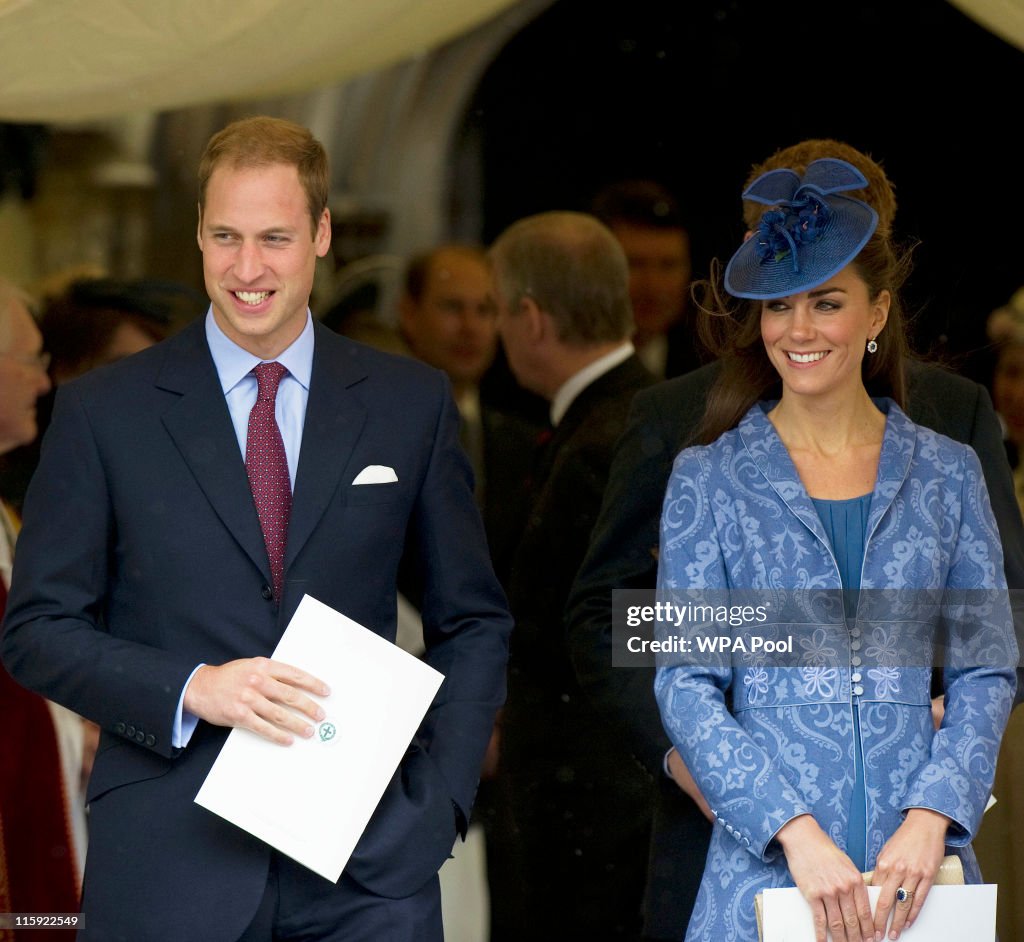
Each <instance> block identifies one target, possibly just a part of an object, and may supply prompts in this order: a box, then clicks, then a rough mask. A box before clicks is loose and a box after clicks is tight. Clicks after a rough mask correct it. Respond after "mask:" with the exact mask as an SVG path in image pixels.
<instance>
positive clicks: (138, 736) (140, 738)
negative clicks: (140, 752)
mask: <svg viewBox="0 0 1024 942" xmlns="http://www.w3.org/2000/svg"><path fill="white" fill-rule="evenodd" d="M135 741H136V742H145V741H146V734H145V733H144V732H143V731H142V730H141V729H138V730H136V731H135Z"/></svg>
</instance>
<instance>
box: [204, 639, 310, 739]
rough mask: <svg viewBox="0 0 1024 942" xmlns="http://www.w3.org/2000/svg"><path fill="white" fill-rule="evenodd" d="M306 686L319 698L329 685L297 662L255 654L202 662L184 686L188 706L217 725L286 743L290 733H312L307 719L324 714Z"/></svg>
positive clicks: (299, 734)
mask: <svg viewBox="0 0 1024 942" xmlns="http://www.w3.org/2000/svg"><path fill="white" fill-rule="evenodd" d="M303 690H306V691H308V692H309V693H312V694H315V695H317V696H320V697H326V696H327V695H328V694H329V693H330V690H329V689H328V687H327V684H325V683H324V682H323V681H321V680H318V679H317V678H316V677H314V676H312V675H311V674H307V673H306V672H305V671H303V670H299V668H297V667H292V666H291V665H289V664H282V663H281V662H280V661H272V660H271V659H270V658H267V657H252V658H245V659H242V660H238V661H228V662H227V663H226V664H221V665H220V666H219V667H212V666H210V665H204V666H203V667H200V668H199V670H197V671H196V672H195V674H194V675H193V677H192V680H191V682H190V683H189V685H188V687H187V688H186V689H185V702H184V707H185V709H186V710H188V712H189V713H192V714H193V715H194V716H198V717H199V718H200V719H202V720H206V722H207V723H213V725H214V726H237V727H240V728H242V729H248V730H251V731H252V732H254V733H256V734H257V735H259V736H262V737H263V738H264V739H269V740H270V741H271V742H276V743H279V744H280V745H282V746H288V745H291V743H292V742H294V739H293V736H292V734H294V735H296V736H303V737H306V738H308V737H310V736H312V735H313V727H312V726H310V725H309V723H308V722H307V718H308V720H312V721H313V722H319V721H320V720H322V719H323V718H324V716H325V715H326V714H325V713H324V711H323V709H322V708H321V707H320V706H319V705H318V704H316V703H314V702H313V701H312V700H310V699H309V697H307V696H305V695H304V694H303V693H302V691H303Z"/></svg>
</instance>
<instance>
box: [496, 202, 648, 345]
mask: <svg viewBox="0 0 1024 942" xmlns="http://www.w3.org/2000/svg"><path fill="white" fill-rule="evenodd" d="M490 255H491V259H492V260H493V262H494V274H495V281H496V284H497V289H498V292H499V294H500V295H501V298H502V300H503V301H504V302H505V304H506V305H507V306H508V307H509V309H510V310H515V309H517V308H518V307H519V304H520V302H521V301H522V300H523V298H525V297H529V298H532V299H533V301H534V302H535V303H536V304H537V306H538V307H539V308H540V309H541V310H542V311H545V312H546V313H547V314H549V315H550V316H551V318H552V320H553V321H554V323H555V329H556V330H557V331H558V337H559V339H560V340H561V341H563V342H564V343H567V344H570V345H572V346H579V347H586V346H594V345H597V344H604V343H609V342H615V341H621V340H627V339H628V338H629V337H630V336H632V334H633V330H634V324H633V309H632V306H631V305H630V301H629V265H628V263H627V262H626V256H625V253H624V252H623V251H622V246H620V245H619V242H618V240H617V239H616V238H615V236H614V235H612V233H611V231H610V230H609V229H608V228H607V227H606V226H605V225H604V224H603V223H601V222H599V221H598V220H597V219H596V218H595V217H593V216H589V215H587V214H585V213H571V212H550V213H540V214H539V215H536V216H527V217H526V218H525V219H520V220H519V221H518V222H516V223H513V224H512V225H511V226H509V228H508V229H506V230H505V231H504V232H503V233H502V234H501V235H500V236H499V237H498V238H497V240H496V241H495V243H494V245H493V246H492V247H491V251H490Z"/></svg>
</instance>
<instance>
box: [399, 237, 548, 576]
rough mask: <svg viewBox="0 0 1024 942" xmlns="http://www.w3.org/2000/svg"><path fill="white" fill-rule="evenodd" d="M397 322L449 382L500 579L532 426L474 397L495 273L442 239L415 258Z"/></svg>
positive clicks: (488, 350)
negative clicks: (435, 246) (440, 243)
mask: <svg viewBox="0 0 1024 942" xmlns="http://www.w3.org/2000/svg"><path fill="white" fill-rule="evenodd" d="M399 327H400V329H401V332H402V336H403V337H404V338H405V341H406V343H407V344H408V345H409V349H410V351H411V352H412V354H413V355H414V356H416V357H417V358H418V359H420V360H422V361H423V362H424V363H429V364H430V365H431V366H433V367H436V368H437V369H439V370H444V372H445V373H447V374H448V378H449V379H450V380H451V383H452V391H453V393H454V395H455V404H456V406H457V407H458V410H459V439H460V441H461V442H462V445H463V447H464V448H465V450H466V453H467V454H468V455H469V459H470V461H471V463H472V465H473V473H474V476H475V480H476V488H475V490H476V497H477V503H478V504H479V506H480V510H481V512H482V514H483V518H484V529H485V530H486V531H487V542H488V545H489V546H490V550H491V560H492V562H493V563H494V569H495V572H496V573H497V574H498V578H499V579H500V580H501V581H502V582H503V583H504V581H505V579H506V577H507V575H508V567H509V563H510V554H511V552H512V550H513V549H514V547H515V543H516V540H517V539H518V537H519V534H520V532H521V530H522V524H523V519H524V516H525V513H526V503H525V499H526V494H525V491H524V483H525V480H526V475H527V473H528V470H529V459H530V453H531V451H532V448H533V443H534V439H535V437H536V434H537V431H538V429H537V428H536V427H535V426H534V425H532V424H531V423H530V422H528V421H527V420H526V419H525V418H523V417H520V416H518V415H513V414H511V413H508V412H505V411H502V410H500V409H497V408H495V407H493V406H490V405H488V404H486V403H484V402H481V398H480V381H481V379H482V378H483V376H484V374H485V373H486V372H487V370H488V368H489V367H490V366H491V364H492V362H493V361H494V355H495V352H496V350H497V345H498V322H497V309H496V307H495V302H494V278H493V275H492V273H491V268H490V263H489V262H488V260H487V255H486V254H485V253H484V251H483V249H481V248H478V247H476V246H472V245H442V246H439V247H438V248H435V249H432V250H430V251H427V252H423V253H421V254H419V255H416V256H414V257H413V258H412V259H411V260H410V262H409V264H408V267H407V269H406V275H405V283H404V286H403V291H402V297H401V300H400V302H399Z"/></svg>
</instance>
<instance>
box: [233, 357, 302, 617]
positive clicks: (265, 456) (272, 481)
mask: <svg viewBox="0 0 1024 942" xmlns="http://www.w3.org/2000/svg"><path fill="white" fill-rule="evenodd" d="M287 372H288V370H287V369H285V368H284V367H283V366H282V365H281V364H280V363H260V364H259V365H258V366H256V367H254V368H253V373H254V374H255V375H256V382H257V383H259V391H258V392H257V394H256V405H254V406H253V407H252V412H250V413H249V432H248V437H247V438H246V442H245V470H246V473H247V474H248V475H249V486H250V487H251V488H252V499H253V500H254V501H255V502H256V512H257V514H259V518H260V526H261V527H262V528H263V542H264V543H265V544H266V547H267V558H268V559H269V560H270V576H271V579H273V581H274V598H275V599H277V600H278V601H280V600H281V586H282V583H283V581H284V547H285V541H286V540H287V538H288V518H289V516H290V515H291V511H292V488H291V481H290V479H289V477H288V458H287V456H286V455H285V452H284V441H282V439H281V430H280V429H279V428H278V427H277V420H276V419H275V418H274V401H275V400H276V399H277V387H278V385H279V384H280V382H281V377H282V376H284V374H285V373H287Z"/></svg>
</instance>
